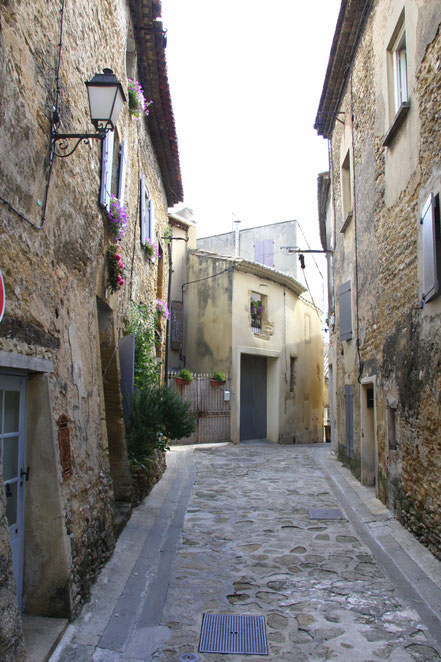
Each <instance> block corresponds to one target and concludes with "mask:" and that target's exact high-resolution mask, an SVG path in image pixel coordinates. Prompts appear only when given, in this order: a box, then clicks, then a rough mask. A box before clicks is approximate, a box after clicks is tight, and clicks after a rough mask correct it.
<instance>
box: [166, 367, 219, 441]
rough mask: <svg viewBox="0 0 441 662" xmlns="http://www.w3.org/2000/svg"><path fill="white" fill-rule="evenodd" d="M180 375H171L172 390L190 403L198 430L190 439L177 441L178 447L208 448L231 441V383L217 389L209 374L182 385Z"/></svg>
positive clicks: (194, 376) (185, 438)
mask: <svg viewBox="0 0 441 662" xmlns="http://www.w3.org/2000/svg"><path fill="white" fill-rule="evenodd" d="M176 374H177V372H169V373H168V383H169V388H173V389H175V390H177V391H178V392H179V393H180V394H181V396H182V397H183V398H184V400H189V401H190V403H191V405H190V411H192V412H194V413H195V414H196V415H197V419H196V430H195V432H194V433H193V434H192V435H191V436H190V437H183V438H182V439H178V440H175V441H173V442H172V443H173V444H175V445H180V446H184V445H189V444H206V443H212V442H216V441H217V442H220V441H230V440H231V434H230V412H231V410H230V401H229V399H227V400H226V399H225V397H226V396H225V392H226V391H227V392H229V391H230V383H231V379H230V378H229V377H227V379H226V382H225V384H216V385H213V384H212V383H211V380H210V375H208V374H194V375H193V381H192V382H191V384H188V385H182V386H181V385H178V384H177V383H176V381H175V377H176Z"/></svg>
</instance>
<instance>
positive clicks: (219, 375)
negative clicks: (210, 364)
mask: <svg viewBox="0 0 441 662" xmlns="http://www.w3.org/2000/svg"><path fill="white" fill-rule="evenodd" d="M211 379H212V380H213V381H215V382H224V381H225V375H224V373H223V372H213V375H212V377H211Z"/></svg>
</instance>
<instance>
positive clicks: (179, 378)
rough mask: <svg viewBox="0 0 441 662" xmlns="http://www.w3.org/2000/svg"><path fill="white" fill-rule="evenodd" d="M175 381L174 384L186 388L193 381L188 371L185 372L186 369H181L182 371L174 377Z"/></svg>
mask: <svg viewBox="0 0 441 662" xmlns="http://www.w3.org/2000/svg"><path fill="white" fill-rule="evenodd" d="M175 380H176V384H179V385H180V386H188V384H191V382H192V381H193V375H192V374H191V372H190V370H187V368H182V370H180V371H179V372H178V374H177V375H176V377H175Z"/></svg>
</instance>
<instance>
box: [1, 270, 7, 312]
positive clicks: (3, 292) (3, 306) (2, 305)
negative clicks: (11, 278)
mask: <svg viewBox="0 0 441 662" xmlns="http://www.w3.org/2000/svg"><path fill="white" fill-rule="evenodd" d="M5 300H6V295H5V284H4V282H3V276H2V272H1V271H0V322H1V321H2V318H3V313H4V312H5Z"/></svg>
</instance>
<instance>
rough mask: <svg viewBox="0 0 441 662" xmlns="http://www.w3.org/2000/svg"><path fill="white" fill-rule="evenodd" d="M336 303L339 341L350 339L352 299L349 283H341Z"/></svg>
mask: <svg viewBox="0 0 441 662" xmlns="http://www.w3.org/2000/svg"><path fill="white" fill-rule="evenodd" d="M338 301H339V311H340V336H339V337H340V340H350V339H351V338H352V299H351V281H350V280H348V281H347V282H346V283H343V285H341V286H340V287H339V289H338Z"/></svg>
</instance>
